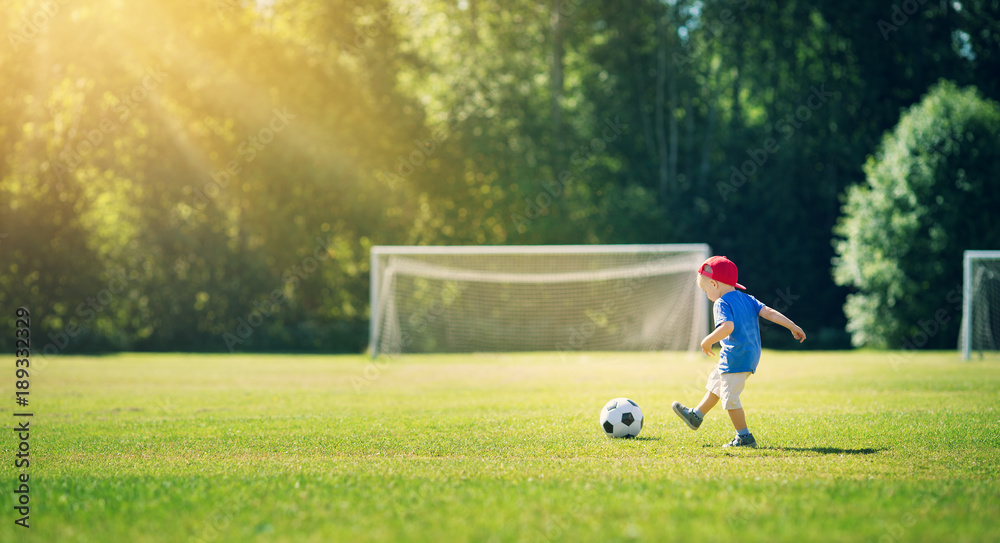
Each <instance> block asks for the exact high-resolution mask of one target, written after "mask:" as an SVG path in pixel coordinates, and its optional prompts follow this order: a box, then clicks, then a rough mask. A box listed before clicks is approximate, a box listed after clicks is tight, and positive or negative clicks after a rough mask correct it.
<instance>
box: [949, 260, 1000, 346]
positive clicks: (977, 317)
mask: <svg viewBox="0 0 1000 543" xmlns="http://www.w3.org/2000/svg"><path fill="white" fill-rule="evenodd" d="M963 261H964V262H963V272H964V273H963V275H964V278H963V280H962V332H961V334H960V336H959V341H960V343H961V349H962V359H963V360H968V359H969V354H970V353H971V352H972V351H973V350H976V351H979V352H980V353H982V352H983V351H996V350H998V349H1000V251H965V257H964V259H963Z"/></svg>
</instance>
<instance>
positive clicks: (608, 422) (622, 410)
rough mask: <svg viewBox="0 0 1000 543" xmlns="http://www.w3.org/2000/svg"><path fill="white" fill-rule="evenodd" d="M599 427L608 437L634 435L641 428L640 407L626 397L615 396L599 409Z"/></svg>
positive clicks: (637, 433)
mask: <svg viewBox="0 0 1000 543" xmlns="http://www.w3.org/2000/svg"><path fill="white" fill-rule="evenodd" d="M601 429H602V430H604V435H606V436H608V437H635V436H637V435H639V431H640V430H642V409H639V404H637V403H635V402H633V401H632V400H630V399H628V398H615V399H613V400H611V401H610V402H608V403H607V404H605V405H604V409H601Z"/></svg>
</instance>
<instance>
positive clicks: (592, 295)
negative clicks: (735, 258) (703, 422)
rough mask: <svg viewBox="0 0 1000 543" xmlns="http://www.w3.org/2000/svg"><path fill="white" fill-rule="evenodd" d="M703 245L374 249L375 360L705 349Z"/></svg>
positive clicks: (705, 250) (372, 350)
mask: <svg viewBox="0 0 1000 543" xmlns="http://www.w3.org/2000/svg"><path fill="white" fill-rule="evenodd" d="M709 251H710V250H709V247H708V245H705V244H669V245H537V246H460V247H426V246H406V247H402V246H377V247H373V248H372V251H371V330H370V346H369V351H370V353H371V355H372V356H373V357H374V356H378V355H379V354H380V353H387V354H393V353H430V352H440V353H443V352H501V351H564V352H565V351H639V350H698V349H699V348H700V347H699V344H700V341H701V339H702V338H703V337H704V336H705V335H706V334H708V325H709V322H708V315H709V313H708V311H709V310H708V300H707V298H706V297H705V295H704V294H703V293H702V292H700V291H699V289H698V287H697V285H696V283H695V275H694V272H695V271H696V270H697V269H698V265H699V264H701V263H702V262H703V261H704V260H705V259H706V258H708V257H709V256H710V253H709Z"/></svg>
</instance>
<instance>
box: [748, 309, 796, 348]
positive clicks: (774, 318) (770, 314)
mask: <svg viewBox="0 0 1000 543" xmlns="http://www.w3.org/2000/svg"><path fill="white" fill-rule="evenodd" d="M758 315H760V316H761V317H764V318H765V319H767V320H769V321H771V322H773V323H774V324H780V325H782V326H784V327H785V328H788V329H789V330H791V332H792V337H794V338H795V339H797V340H799V343H802V342H803V341H805V340H806V333H805V332H803V331H802V329H801V328H799V326H798V325H797V324H795V323H794V322H792V319H789V318H788V317H786V316H784V315H782V314H781V312H780V311H775V310H773V309H771V308H770V307H767V306H766V305H765V306H764V308H763V309H761V310H760V313H758Z"/></svg>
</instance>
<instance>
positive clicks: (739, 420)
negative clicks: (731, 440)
mask: <svg viewBox="0 0 1000 543" xmlns="http://www.w3.org/2000/svg"><path fill="white" fill-rule="evenodd" d="M727 411H729V418H730V419H732V420H733V427H735V428H736V432H737V433H741V431H745V430H746V429H747V417H746V414H745V413H744V412H743V408H742V407H741V408H739V409H728V410H727ZM741 435H742V434H741Z"/></svg>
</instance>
